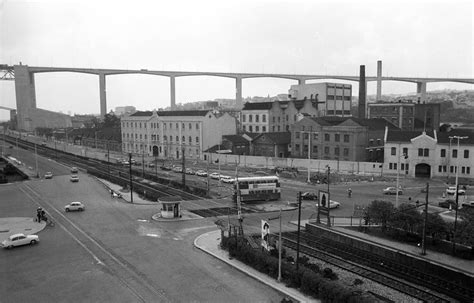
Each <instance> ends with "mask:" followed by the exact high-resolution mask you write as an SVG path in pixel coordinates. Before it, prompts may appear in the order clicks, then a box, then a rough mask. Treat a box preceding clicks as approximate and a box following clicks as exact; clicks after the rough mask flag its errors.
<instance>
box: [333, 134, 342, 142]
mask: <svg viewBox="0 0 474 303" xmlns="http://www.w3.org/2000/svg"><path fill="white" fill-rule="evenodd" d="M340 139H341V135H339V134H335V135H334V141H336V142H339V141H340Z"/></svg>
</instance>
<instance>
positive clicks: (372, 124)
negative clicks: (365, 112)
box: [349, 118, 398, 130]
mask: <svg viewBox="0 0 474 303" xmlns="http://www.w3.org/2000/svg"><path fill="white" fill-rule="evenodd" d="M349 119H352V120H354V121H355V122H357V123H359V124H360V125H363V126H367V127H368V128H369V130H381V129H385V126H387V127H388V129H393V130H396V129H398V127H396V126H395V125H393V124H392V123H391V122H389V121H387V120H386V119H383V118H373V119H361V118H349Z"/></svg>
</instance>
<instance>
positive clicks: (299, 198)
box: [296, 183, 329, 273]
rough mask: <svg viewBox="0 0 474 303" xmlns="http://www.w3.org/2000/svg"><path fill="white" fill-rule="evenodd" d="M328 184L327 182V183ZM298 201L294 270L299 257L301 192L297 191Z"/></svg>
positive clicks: (297, 264) (297, 266)
mask: <svg viewBox="0 0 474 303" xmlns="http://www.w3.org/2000/svg"><path fill="white" fill-rule="evenodd" d="M328 184H329V183H328ZM296 199H297V202H298V236H297V238H296V272H297V273H298V269H299V261H298V260H299V258H300V229H301V226H300V225H301V224H300V223H301V192H300V191H299V192H298V194H297V196H296Z"/></svg>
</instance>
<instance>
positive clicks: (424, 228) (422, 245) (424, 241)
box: [421, 182, 430, 256]
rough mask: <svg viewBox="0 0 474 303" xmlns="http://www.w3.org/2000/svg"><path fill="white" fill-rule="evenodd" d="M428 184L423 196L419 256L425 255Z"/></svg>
mask: <svg viewBox="0 0 474 303" xmlns="http://www.w3.org/2000/svg"><path fill="white" fill-rule="evenodd" d="M429 188H430V184H429V183H428V182H426V195H425V210H424V212H425V213H424V215H423V235H422V240H421V255H423V256H424V255H426V224H427V221H428V191H429Z"/></svg>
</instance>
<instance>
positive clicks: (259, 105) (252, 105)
mask: <svg viewBox="0 0 474 303" xmlns="http://www.w3.org/2000/svg"><path fill="white" fill-rule="evenodd" d="M272 106H273V102H247V103H245V104H244V108H242V110H258V109H271V108H272Z"/></svg>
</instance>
